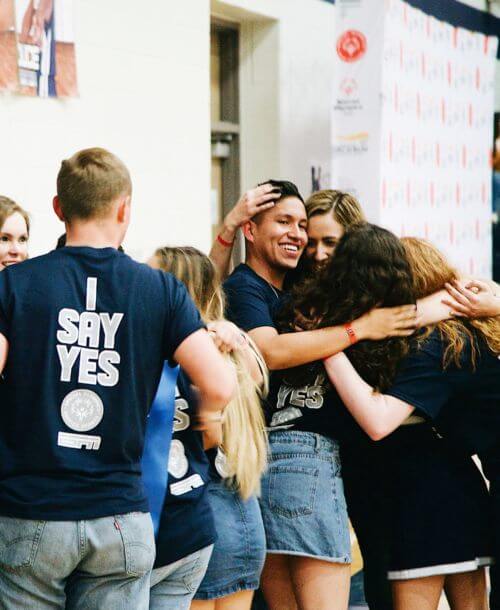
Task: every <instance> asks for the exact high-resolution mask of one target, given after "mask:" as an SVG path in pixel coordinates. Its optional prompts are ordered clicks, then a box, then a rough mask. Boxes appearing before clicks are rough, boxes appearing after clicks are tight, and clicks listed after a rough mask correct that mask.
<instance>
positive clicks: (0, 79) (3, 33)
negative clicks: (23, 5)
mask: <svg viewBox="0 0 500 610" xmlns="http://www.w3.org/2000/svg"><path fill="white" fill-rule="evenodd" d="M18 85H19V78H18V72H17V43H16V18H15V10H14V0H0V91H15V90H16V89H17V88H18Z"/></svg>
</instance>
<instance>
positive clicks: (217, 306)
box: [155, 247, 267, 610]
mask: <svg viewBox="0 0 500 610" xmlns="http://www.w3.org/2000/svg"><path fill="white" fill-rule="evenodd" d="M156 257H157V258H158V260H159V263H160V266H161V268H162V269H164V270H166V271H169V272H170V273H172V274H173V275H175V277H177V278H178V279H180V280H181V281H182V282H184V284H185V285H186V287H187V288H188V291H189V293H190V295H191V297H192V298H193V300H194V302H195V304H196V305H197V307H198V309H199V310H200V313H201V316H202V319H203V320H204V321H205V323H207V325H208V328H209V332H212V329H215V327H217V334H216V335H215V336H214V340H215V342H216V344H218V342H219V341H220V340H223V339H224V336H227V337H228V340H227V341H226V343H225V344H222V343H221V344H220V345H219V348H220V349H222V350H223V351H230V352H231V354H230V357H231V359H232V361H233V363H234V365H235V368H236V373H237V378H238V392H237V395H236V397H235V398H234V399H233V400H232V401H231V403H230V404H229V405H228V406H227V407H226V409H225V410H224V413H223V415H222V418H221V420H219V421H214V422H213V425H212V426H211V429H209V430H206V431H205V432H204V437H205V447H206V448H209V447H212V448H213V449H208V451H207V455H208V462H209V464H208V467H209V480H208V482H207V494H206V497H207V500H208V504H209V508H210V509H211V511H210V512H211V514H207V515H206V519H207V520H210V519H211V517H212V514H213V518H214V522H215V534H216V536H215V544H214V547H213V552H212V556H211V558H210V561H208V559H209V557H210V553H205V554H204V557H203V566H200V560H197V563H196V566H195V564H194V563H193V566H194V567H193V570H194V571H195V572H196V578H197V581H196V588H197V591H196V594H195V599H194V601H192V603H191V608H192V609H203V610H205V609H207V610H224V609H225V608H227V609H231V610H249V608H250V605H251V603H252V597H253V591H254V590H255V589H257V588H258V586H259V579H260V574H261V571H262V566H263V563H264V557H265V536H264V528H263V525H262V518H261V515H260V509H259V505H258V501H257V498H256V494H258V493H259V490H260V478H261V475H262V472H263V470H264V469H265V467H266V454H267V438H266V432H265V422H264V416H263V413H262V407H261V397H262V395H263V394H265V393H267V369H266V367H265V365H264V363H263V359H262V356H261V355H260V353H259V352H258V350H257V348H256V347H255V345H254V344H253V342H252V341H251V339H249V338H248V337H247V336H246V335H244V333H242V332H241V331H240V330H239V329H238V328H237V327H236V326H234V324H231V323H230V322H225V321H224V320H223V312H224V300H223V296H222V291H221V288H220V284H219V281H218V279H217V274H216V272H215V268H214V266H213V264H212V262H211V261H210V259H209V258H208V257H207V256H205V255H204V254H203V253H202V252H200V251H199V250H196V249H195V248H191V247H184V248H162V249H160V250H158V251H157V252H156ZM234 337H236V340H235V339H234ZM205 427H206V426H205ZM177 521H178V523H179V525H178V526H175V525H173V527H178V528H181V527H182V531H183V536H184V537H185V538H186V539H193V538H197V537H199V535H200V531H201V529H202V524H200V523H199V522H190V523H186V524H182V518H181V515H179V516H178V519H177ZM171 525H172V524H171ZM193 529H194V530H198V531H193ZM184 544H186V542H185V543H184ZM210 550H211V549H210ZM201 567H202V568H203V569H202V570H201ZM195 568H196V569H195ZM183 570H184V571H185V566H183ZM191 580H193V578H191ZM182 581H183V582H185V581H186V577H185V576H183V578H182ZM200 582H201V584H200ZM174 584H175V583H174ZM193 593H194V590H193V591H192V592H191V597H192V594H193ZM155 607H156V606H155ZM158 607H161V606H158ZM173 607H174V606H172V608H173ZM179 607H180V606H179Z"/></svg>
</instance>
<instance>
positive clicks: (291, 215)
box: [251, 197, 307, 271]
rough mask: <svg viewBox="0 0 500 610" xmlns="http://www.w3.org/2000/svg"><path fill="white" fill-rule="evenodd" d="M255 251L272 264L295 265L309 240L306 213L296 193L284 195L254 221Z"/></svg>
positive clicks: (282, 267) (283, 268)
mask: <svg viewBox="0 0 500 610" xmlns="http://www.w3.org/2000/svg"><path fill="white" fill-rule="evenodd" d="M251 224H252V235H253V248H254V252H255V254H256V255H257V256H258V257H259V258H260V259H261V260H263V261H264V262H266V263H267V264H268V265H269V266H271V267H273V268H275V269H281V270H285V271H288V270H289V269H295V267H296V266H297V264H298V262H299V259H300V256H301V254H302V252H303V251H304V248H305V246H306V244H307V216H306V209H305V207H304V204H303V203H302V201H301V200H300V199H298V198H297V197H285V198H283V199H280V200H279V201H278V203H277V204H276V205H275V206H274V207H273V208H271V209H270V210H267V211H265V212H262V213H261V214H259V215H258V216H257V217H256V218H255V219H254V220H253V221H251Z"/></svg>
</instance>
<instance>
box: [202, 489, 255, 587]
mask: <svg viewBox="0 0 500 610" xmlns="http://www.w3.org/2000/svg"><path fill="white" fill-rule="evenodd" d="M208 497H209V500H210V505H211V507H212V511H213V513H214V515H216V517H218V518H217V519H216V521H215V526H216V528H217V542H216V543H215V546H214V550H213V553H212V557H211V559H210V563H209V564H208V570H207V573H206V574H205V578H204V579H203V582H202V583H201V585H200V587H199V589H198V591H197V592H196V595H195V599H217V598H219V597H224V596H226V595H230V594H231V593H236V592H237V591H244V590H247V589H251V590H254V589H257V588H258V586H259V580H260V575H261V572H262V568H263V567H264V560H265V557H266V540H265V533H264V526H263V524H262V517H261V514H260V508H259V503H258V501H257V498H255V497H254V496H252V497H251V498H250V499H249V500H247V501H244V500H242V499H241V497H240V495H239V493H238V492H237V491H233V490H231V489H228V487H226V486H225V485H224V483H223V482H222V481H211V482H210V483H209V484H208Z"/></svg>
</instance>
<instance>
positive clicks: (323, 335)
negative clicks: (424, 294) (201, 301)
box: [248, 305, 416, 370]
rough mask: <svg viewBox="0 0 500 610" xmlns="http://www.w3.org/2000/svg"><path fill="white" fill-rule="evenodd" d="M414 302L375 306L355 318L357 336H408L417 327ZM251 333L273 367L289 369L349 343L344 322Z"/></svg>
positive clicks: (271, 328)
mask: <svg viewBox="0 0 500 610" xmlns="http://www.w3.org/2000/svg"><path fill="white" fill-rule="evenodd" d="M415 325H416V312H415V307H414V306H413V305H404V306H401V307H390V308H382V309H373V310H372V311H370V312H368V313H367V314H365V315H363V316H361V317H360V318H358V319H357V320H354V322H352V324H351V326H352V328H353V330H354V332H355V335H356V337H357V339H358V340H362V339H371V340H374V341H376V340H380V339H385V338H386V337H392V336H408V335H411V334H412V333H413V332H414V330H415ZM248 334H249V335H250V337H251V338H252V339H253V340H254V341H255V343H256V344H257V347H258V348H259V350H260V351H261V353H262V355H263V356H264V360H265V361H266V364H267V366H268V367H269V369H270V370H277V369H286V368H291V367H294V366H299V365H301V364H306V363H308V362H314V361H315V360H322V359H323V358H327V357H328V356H331V355H332V354H336V353H337V352H340V351H342V350H344V349H346V348H347V347H349V345H350V340H349V336H348V334H347V332H346V330H345V328H344V326H331V327H327V328H319V329H316V330H306V331H302V332H296V333H284V334H278V331H277V330H276V329H275V328H273V327H271V326H261V327H257V328H254V329H253V330H250V331H249V333H248Z"/></svg>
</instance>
